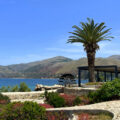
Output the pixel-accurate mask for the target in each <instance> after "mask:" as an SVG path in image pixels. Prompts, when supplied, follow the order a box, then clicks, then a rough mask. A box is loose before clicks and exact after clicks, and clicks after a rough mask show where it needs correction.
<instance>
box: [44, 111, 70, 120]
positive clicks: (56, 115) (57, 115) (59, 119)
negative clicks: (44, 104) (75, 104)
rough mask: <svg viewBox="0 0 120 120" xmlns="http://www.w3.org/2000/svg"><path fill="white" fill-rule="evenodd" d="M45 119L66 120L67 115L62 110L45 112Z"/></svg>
mask: <svg viewBox="0 0 120 120" xmlns="http://www.w3.org/2000/svg"><path fill="white" fill-rule="evenodd" d="M46 116H47V120H68V118H69V116H68V115H67V114H66V113H65V112H63V111H60V112H46Z"/></svg>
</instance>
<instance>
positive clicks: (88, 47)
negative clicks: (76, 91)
mask: <svg viewBox="0 0 120 120" xmlns="http://www.w3.org/2000/svg"><path fill="white" fill-rule="evenodd" d="M73 28H74V29H75V30H74V31H73V32H70V33H71V34H72V36H69V39H68V41H67V42H68V43H76V42H78V43H79V42H80V43H82V44H83V47H84V50H85V51H86V53H87V59H88V70H89V75H90V81H89V82H95V74H94V65H95V54H96V51H97V50H98V49H99V44H98V43H99V42H101V41H104V40H110V39H112V38H113V37H112V36H110V30H111V28H109V29H106V26H105V23H104V22H102V23H95V22H94V20H93V19H90V18H87V22H81V23H80V27H78V26H76V25H74V26H73Z"/></svg>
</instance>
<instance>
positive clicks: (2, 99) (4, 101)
mask: <svg viewBox="0 0 120 120" xmlns="http://www.w3.org/2000/svg"><path fill="white" fill-rule="evenodd" d="M9 102H10V99H9V97H8V96H6V95H3V94H1V93H0V104H7V103H9Z"/></svg>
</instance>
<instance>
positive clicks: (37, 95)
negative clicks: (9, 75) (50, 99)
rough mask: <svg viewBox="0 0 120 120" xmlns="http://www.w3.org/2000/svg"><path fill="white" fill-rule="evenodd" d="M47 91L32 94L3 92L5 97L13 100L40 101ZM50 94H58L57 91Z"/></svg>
mask: <svg viewBox="0 0 120 120" xmlns="http://www.w3.org/2000/svg"><path fill="white" fill-rule="evenodd" d="M44 92H45V91H32V92H2V94H3V95H6V96H8V97H9V98H10V99H11V100H15V99H36V98H37V99H40V98H41V95H42V94H44ZM48 92H57V90H48Z"/></svg>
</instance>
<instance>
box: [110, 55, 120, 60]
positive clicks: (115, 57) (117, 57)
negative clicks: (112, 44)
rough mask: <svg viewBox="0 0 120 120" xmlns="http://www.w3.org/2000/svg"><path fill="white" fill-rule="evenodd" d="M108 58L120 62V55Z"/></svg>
mask: <svg viewBox="0 0 120 120" xmlns="http://www.w3.org/2000/svg"><path fill="white" fill-rule="evenodd" d="M108 58H112V59H117V60H120V55H112V56H110V57H108Z"/></svg>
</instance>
